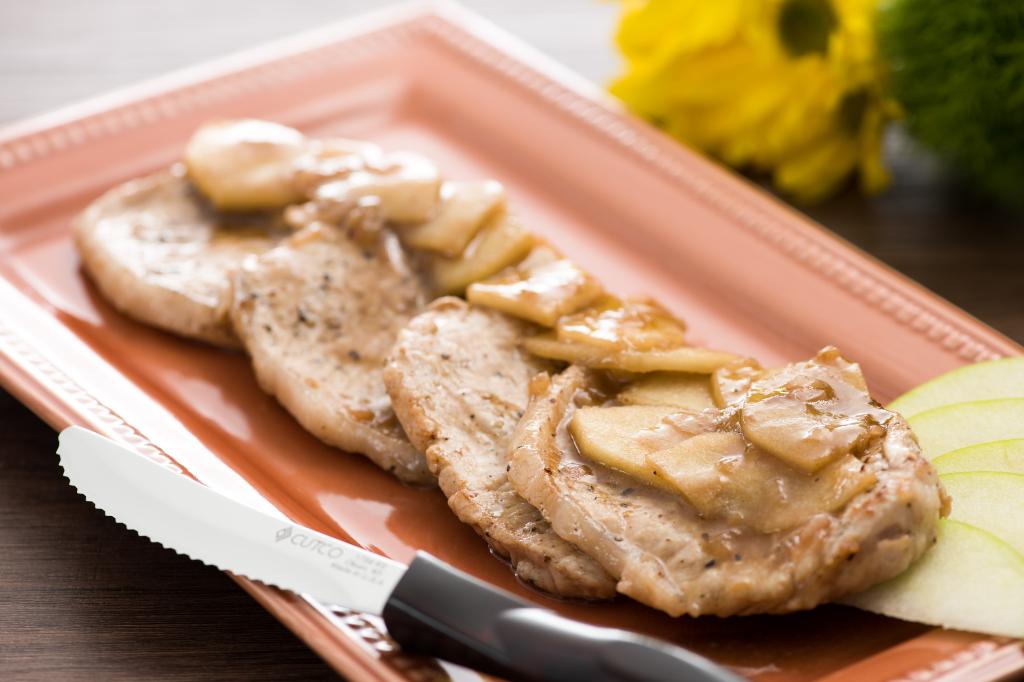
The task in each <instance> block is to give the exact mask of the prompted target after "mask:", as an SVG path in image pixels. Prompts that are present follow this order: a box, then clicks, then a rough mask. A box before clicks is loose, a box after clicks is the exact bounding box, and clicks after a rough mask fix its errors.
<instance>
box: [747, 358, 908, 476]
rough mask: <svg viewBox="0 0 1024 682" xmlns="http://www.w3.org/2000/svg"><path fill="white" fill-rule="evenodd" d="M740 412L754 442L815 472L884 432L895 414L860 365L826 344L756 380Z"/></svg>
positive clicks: (795, 464) (775, 454)
mask: <svg viewBox="0 0 1024 682" xmlns="http://www.w3.org/2000/svg"><path fill="white" fill-rule="evenodd" d="M739 414H740V424H741V427H742V429H743V433H744V435H745V436H746V437H747V439H748V440H749V441H750V442H751V443H753V444H754V445H756V446H758V447H759V448H761V449H763V450H765V451H766V452H768V453H770V454H772V455H774V456H775V457H778V458H779V459H781V460H783V461H784V462H786V463H787V464H789V465H791V466H793V467H796V468H798V469H801V470H803V471H805V472H808V473H814V472H816V471H818V470H819V469H821V468H822V467H824V466H825V465H827V464H829V463H831V462H834V461H835V460H837V459H838V458H840V457H842V456H843V455H845V454H848V453H850V452H852V451H854V450H857V449H860V448H862V447H863V446H864V445H865V444H866V443H867V442H868V441H869V440H870V439H871V438H874V437H878V436H881V435H884V433H885V428H884V424H885V422H886V421H888V419H889V417H890V416H891V414H892V413H890V412H886V411H885V410H883V409H882V408H881V407H879V406H878V404H877V403H875V402H874V401H873V400H872V399H871V396H870V395H869V394H868V393H867V390H866V384H865V382H864V378H863V375H862V374H861V372H860V368H859V367H857V366H856V365H854V364H853V363H849V362H847V361H846V360H844V359H843V358H842V357H841V356H840V355H839V352H838V351H837V350H836V349H835V348H826V349H824V350H823V351H821V352H820V353H818V355H817V356H816V357H815V358H814V359H812V360H810V361H808V362H802V363H796V364H793V365H789V366H788V367H785V368H783V369H781V370H778V371H776V372H772V373H768V374H767V375H766V376H763V377H761V378H758V379H756V380H754V381H753V382H751V385H750V389H749V391H748V392H747V394H746V397H745V398H744V400H743V403H742V406H741V408H740V412H739Z"/></svg>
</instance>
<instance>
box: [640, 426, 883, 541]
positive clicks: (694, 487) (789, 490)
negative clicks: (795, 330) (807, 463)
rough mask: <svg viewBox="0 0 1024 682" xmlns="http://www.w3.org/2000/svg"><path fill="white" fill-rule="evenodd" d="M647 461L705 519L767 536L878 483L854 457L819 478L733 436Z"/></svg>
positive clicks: (702, 439) (693, 442)
mask: <svg viewBox="0 0 1024 682" xmlns="http://www.w3.org/2000/svg"><path fill="white" fill-rule="evenodd" d="M647 463H648V464H649V465H650V466H651V467H652V468H653V469H654V472H655V473H656V474H657V475H658V476H659V477H660V478H661V479H662V480H664V481H666V482H667V483H669V484H670V485H672V486H674V487H675V488H676V489H677V490H678V492H679V493H681V494H682V495H683V496H684V497H685V498H686V499H687V501H689V502H690V504H692V505H693V506H694V507H695V508H696V509H697V512H698V513H699V514H701V516H704V517H707V518H725V519H727V520H729V521H730V522H733V523H741V524H745V525H748V526H751V527H753V528H755V529H757V530H759V531H761V532H763V533H773V532H775V531H780V530H784V529H786V528H792V527H793V526H796V525H798V524H800V523H803V522H804V521H806V520H808V519H809V518H811V517H812V516H814V515H816V514H820V513H823V512H832V511H836V510H838V509H841V508H842V507H843V506H844V505H846V503H847V502H849V501H850V500H851V499H852V498H853V497H854V496H855V495H857V494H858V493H860V492H863V491H864V490H867V489H868V488H870V487H871V486H872V485H874V483H875V480H876V479H875V476H874V475H873V474H871V473H868V472H865V471H862V464H861V462H860V461H859V460H858V459H857V458H856V457H854V456H853V455H846V456H845V457H843V458H842V459H840V460H839V461H837V462H834V463H832V464H830V465H828V466H826V467H825V468H824V469H822V470H821V471H819V472H818V473H817V474H814V475H810V474H805V473H803V472H801V471H797V470H796V469H794V468H792V467H790V466H788V465H786V464H784V463H783V462H781V461H779V460H778V459H776V458H775V457H772V456H771V455H768V454H766V453H764V452H761V451H759V450H757V449H756V448H751V447H749V446H748V445H747V442H746V440H745V439H744V438H743V436H742V435H741V434H739V433H734V432H724V433H723V432H717V431H715V432H710V433H701V434H698V435H695V436H693V437H691V438H688V439H686V440H683V441H681V442H679V443H677V444H675V445H673V446H671V447H669V448H666V449H664V450H658V451H656V452H653V453H651V454H649V455H648V456H647Z"/></svg>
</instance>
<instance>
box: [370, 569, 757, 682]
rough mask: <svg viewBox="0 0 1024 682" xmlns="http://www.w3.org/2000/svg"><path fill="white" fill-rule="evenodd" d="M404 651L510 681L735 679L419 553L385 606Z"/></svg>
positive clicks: (702, 661)
mask: <svg viewBox="0 0 1024 682" xmlns="http://www.w3.org/2000/svg"><path fill="white" fill-rule="evenodd" d="M383 616H384V623H385V625H387V628H388V632H390V633H391V636H392V637H393V638H394V640H395V641H396V642H398V644H399V645H400V646H401V647H402V649H403V650H405V651H408V652H410V653H420V654H427V655H430V656H436V657H438V658H442V659H444V660H446V661H450V662H452V663H457V664H459V665H464V666H467V667H470V668H474V669H476V670H479V671H480V672H485V673H488V674H491V675H497V676H499V677H504V678H507V679H509V680H533V681H536V680H558V681H559V682H613V681H620V680H636V681H637V682H640V681H644V680H651V681H652V682H662V681H664V682H670V681H671V682H739V680H740V679H741V678H739V677H738V676H736V675H735V674H733V673H732V672H729V671H728V670H726V669H725V668H722V667H721V666H718V665H716V664H715V663H712V662H711V661H709V660H707V659H706V658H703V657H701V656H698V655H697V654H695V653H693V652H690V651H687V650H686V649H683V648H680V647H677V646H675V645H672V644H669V643H668V642H663V641H661V640H657V639H654V638H652V637H644V636H642V635H637V634H635V633H632V632H627V631H625V630H617V629H613V628H602V627H595V626H592V625H585V624H583V623H578V622H576V621H574V620H569V619H568V618H562V617H561V616H559V615H557V614H555V613H554V612H552V611H549V610H547V609H542V608H538V607H536V606H533V605H531V604H529V603H528V602H525V601H523V600H521V599H519V598H517V597H515V596H513V595H511V594H509V593H507V592H504V591H502V590H498V589H495V588H493V587H490V586H489V585H487V584H485V583H483V582H481V581H479V580H477V579H476V578H473V577H472V576H469V575H466V574H465V573H462V572H461V571H458V570H456V569H454V568H452V567H451V566H449V565H448V564H445V563H444V562H442V561H440V560H438V559H436V558H434V557H432V556H430V555H429V554H425V553H423V552H420V553H419V554H417V555H416V558H415V559H414V560H413V562H412V564H411V565H410V566H409V570H408V571H407V572H406V574H405V575H404V576H402V579H401V580H400V581H399V583H398V585H397V586H396V587H395V590H394V592H392V594H391V597H390V598H389V599H388V602H387V604H386V605H385V606H384V613H383Z"/></svg>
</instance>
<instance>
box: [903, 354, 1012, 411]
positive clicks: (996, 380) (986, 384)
mask: <svg viewBox="0 0 1024 682" xmlns="http://www.w3.org/2000/svg"><path fill="white" fill-rule="evenodd" d="M1001 398H1024V356H1018V357H1012V358H1004V359H1002V360H992V361H990V362H980V363H978V364H975V365H967V366H965V367H960V368H958V369H954V370H953V371H952V372H946V373H945V374H943V375H941V376H938V377H936V378H934V379H932V380H931V381H927V382H925V383H923V384H921V385H920V386H918V387H917V388H915V389H913V390H911V391H908V392H907V393H904V394H903V395H901V396H900V397H899V398H897V399H896V400H894V401H892V403H891V404H890V405H889V409H891V410H893V411H895V412H899V413H900V414H902V415H903V416H904V417H912V416H914V415H916V414H919V413H921V412H925V411H927V410H933V409H935V408H936V407H943V406H945V405H955V404H956V403H968V402H973V401H976V400H996V399H1001Z"/></svg>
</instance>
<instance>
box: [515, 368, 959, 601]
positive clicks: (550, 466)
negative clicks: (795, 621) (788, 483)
mask: <svg viewBox="0 0 1024 682" xmlns="http://www.w3.org/2000/svg"><path fill="white" fill-rule="evenodd" d="M591 382H592V376H591V375H590V374H589V373H588V372H587V371H586V370H584V369H582V368H579V367H571V368H569V369H568V370H566V372H564V373H563V374H561V375H559V376H556V377H554V378H553V379H552V381H551V383H550V386H549V387H548V388H547V390H545V391H543V392H541V393H538V394H537V395H534V396H533V397H532V399H531V401H530V405H529V407H528V408H527V411H526V414H525V415H524V417H523V419H522V421H521V422H520V424H519V427H518V428H517V431H516V434H515V436H514V438H513V450H512V455H511V469H510V472H509V478H510V480H511V481H512V484H513V486H514V487H515V489H516V490H517V491H518V492H519V493H520V494H521V495H522V496H523V497H525V498H526V499H527V500H528V501H529V502H531V503H532V504H533V505H535V506H536V507H537V508H538V509H540V510H541V512H542V513H543V514H544V516H545V518H547V519H548V520H549V521H550V522H551V524H552V527H553V528H554V530H555V531H556V532H557V533H558V534H559V535H561V536H562V537H564V538H565V539H567V540H569V541H570V542H573V543H574V544H576V545H578V546H579V547H581V548H582V549H584V550H585V551H586V552H587V553H589V554H590V555H591V556H593V557H595V558H596V559H598V560H599V561H600V562H601V564H602V565H603V566H604V567H605V569H607V570H608V572H609V573H611V574H612V575H614V576H616V577H617V578H618V586H617V587H618V590H619V591H620V592H622V593H623V594H627V595H629V596H631V597H633V598H634V599H637V600H638V601H641V602H643V603H645V604H648V605H650V606H653V607H655V608H658V609H661V610H663V611H665V612H667V613H669V614H671V615H674V616H677V615H682V614H690V615H702V614H714V615H719V616H727V615H733V614H750V613H785V612H788V611H795V610H799V609H808V608H811V607H813V606H815V605H817V604H820V603H822V602H827V601H832V600H835V599H838V598H840V597H842V596H844V595H847V594H850V593H853V592H857V591H860V590H863V589H865V588H867V587H869V586H871V585H873V584H875V583H878V582H881V581H883V580H886V579H888V578H890V577H892V576H895V575H897V574H898V573H900V572H902V571H903V570H905V569H906V568H907V567H908V566H909V565H910V563H911V562H913V561H914V560H915V559H917V558H918V557H919V556H920V555H921V554H922V553H923V552H924V551H925V550H926V549H927V548H928V547H929V546H931V544H932V543H933V542H934V539H935V528H936V523H937V521H938V518H939V514H940V509H941V508H942V506H943V504H944V493H943V492H942V489H941V486H940V485H939V482H938V478H937V476H936V474H935V472H934V471H933V470H932V468H931V466H930V465H929V464H928V462H927V461H926V460H925V459H924V458H923V457H922V456H921V454H920V450H919V448H918V446H917V443H916V441H915V440H914V438H913V435H912V434H911V432H910V430H909V428H908V427H907V425H906V422H905V421H904V420H903V419H902V418H901V417H898V416H896V417H895V418H894V420H893V421H892V422H890V424H889V427H888V434H887V436H886V437H885V440H884V441H883V443H882V444H880V445H879V446H878V447H877V448H876V449H875V451H874V452H872V453H870V454H869V455H868V456H867V458H866V460H865V461H866V462H867V466H868V467H869V468H870V469H871V470H872V471H873V472H874V473H875V474H876V476H877V477H878V483H877V484H876V485H875V487H873V488H872V489H870V490H868V491H866V492H864V493H862V494H861V495H859V496H857V497H856V498H854V499H853V500H852V501H851V502H850V503H849V504H848V505H847V506H846V507H844V509H843V510H842V511H841V512H839V513H837V514H824V513H823V514H819V515H816V516H814V517H812V518H811V519H810V520H809V521H808V522H807V523H805V524H804V525H802V526H798V527H797V528H794V529H791V530H788V531H783V532H780V533H774V534H771V535H761V536H760V537H750V538H749V539H747V540H742V539H739V540H738V539H737V538H735V537H731V536H730V535H729V533H730V529H729V528H728V527H726V526H724V525H723V524H722V523H721V522H714V521H708V520H703V519H700V518H699V517H697V516H696V514H695V512H694V511H693V509H692V508H691V507H690V506H689V505H688V504H686V503H685V501H683V500H682V498H679V497H676V496H674V495H671V494H669V493H665V492H661V491H658V490H655V489H653V488H650V487H647V486H644V485H642V484H639V483H638V482H637V481H635V480H633V479H631V478H629V477H628V476H626V475H624V474H621V473H618V472H614V471H611V470H609V469H606V468H604V467H602V466H600V465H598V464H596V463H592V462H590V463H587V464H586V469H585V470H584V469H583V468H581V465H580V463H579V462H576V461H574V460H573V459H572V458H571V457H570V453H569V451H568V447H570V446H571V444H570V443H567V442H565V440H564V437H563V436H562V435H561V434H562V433H564V428H560V424H562V423H564V420H565V419H566V418H567V416H568V415H569V414H570V413H571V410H572V409H573V404H574V396H576V395H577V394H578V392H579V391H580V390H581V389H585V388H586V387H588V385H590V384H591ZM584 471H586V472H591V471H593V472H594V474H593V476H591V475H590V474H589V473H584ZM623 491H627V494H626V495H623ZM740 548H742V554H741V549H740Z"/></svg>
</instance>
